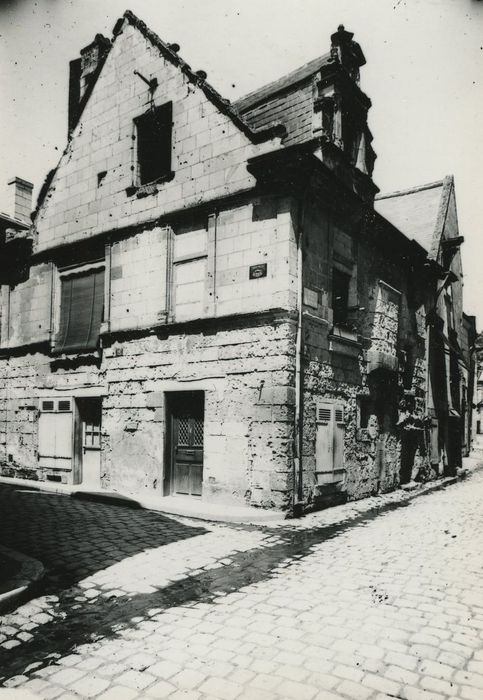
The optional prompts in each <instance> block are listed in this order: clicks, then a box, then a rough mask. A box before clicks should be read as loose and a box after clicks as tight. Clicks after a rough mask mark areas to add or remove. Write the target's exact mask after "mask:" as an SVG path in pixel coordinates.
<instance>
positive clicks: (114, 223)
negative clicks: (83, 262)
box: [34, 12, 280, 251]
mask: <svg viewBox="0 0 483 700" xmlns="http://www.w3.org/2000/svg"><path fill="white" fill-rule="evenodd" d="M128 30H129V31H128ZM139 34H140V35H141V38H140V39H139V38H138V37H139ZM128 64H129V66H128ZM138 69H141V72H144V74H145V76H151V75H158V78H159V79H160V83H159V86H158V88H157V90H156V92H155V93H154V103H156V104H157V103H158V101H159V100H161V101H173V105H174V107H175V106H176V105H178V106H179V110H178V113H177V115H176V114H173V132H175V133H176V138H177V140H176V142H175V143H174V144H173V161H174V162H175V163H176V166H177V167H176V168H175V171H176V172H175V177H174V179H173V181H172V182H167V183H166V184H165V186H164V187H163V188H162V190H161V189H160V191H159V193H158V192H157V193H155V195H154V196H153V197H152V198H150V199H149V200H143V201H140V200H139V199H138V200H136V198H134V199H132V198H131V199H129V196H130V192H129V189H132V187H131V186H132V184H133V182H132V179H131V180H130V181H129V182H128V181H127V180H128V179H129V178H132V173H133V171H134V167H133V165H134V161H133V160H132V158H133V155H132V154H133V153H134V151H133V134H132V132H129V129H130V128H131V126H132V124H133V121H134V118H135V117H136V116H138V115H139V114H140V113H143V112H144V111H146V110H148V109H149V108H150V107H149V106H150V104H152V102H153V100H152V97H151V98H150V97H149V92H148V87H147V86H146V85H144V84H143V82H142V81H141V80H140V78H139V70H138ZM136 72H138V76H137V77H136V76H135V75H134V74H135V73H136ZM145 76H144V78H145ZM170 91H171V92H170ZM150 100H151V102H150ZM188 110H190V116H189V118H188V114H187V111H188ZM196 110H198V111H199V114H198V116H196V115H195V116H193V114H194V112H196ZM182 112H186V113H185V114H182ZM181 117H183V123H182V119H181ZM200 120H201V121H204V124H200V123H199V122H200ZM196 121H198V127H199V129H198V131H197V132H196V138H193V140H196V147H195V150H198V151H200V152H199V153H197V155H196V158H194V159H193V158H191V160H193V165H196V163H198V164H201V163H205V164H206V168H203V167H200V165H198V166H197V170H196V174H195V172H191V173H190V174H189V175H187V176H186V170H183V168H186V167H188V166H187V161H188V160H189V159H190V157H191V156H192V155H193V153H192V151H193V148H191V147H188V146H186V144H184V146H186V147H183V159H182V160H183V162H182V163H181V159H180V158H179V156H180V153H181V151H180V150H178V151H177V150H176V148H177V147H178V145H179V144H180V141H181V139H185V140H188V139H189V137H190V136H191V135H192V134H191V131H192V130H193V131H194V129H195V126H193V123H194V122H196ZM208 123H209V127H208V126H207V125H208ZM130 125H131V126H130ZM182 130H184V132H186V133H184V134H183V136H181V131H182ZM202 130H204V131H203V140H204V141H203V142H204V144H205V145H204V147H203V146H201V145H198V141H201V139H199V138H198V134H199V132H200V131H202ZM128 132H129V133H128ZM276 133H277V129H273V128H271V129H264V130H263V131H258V132H255V131H254V130H252V129H251V128H250V127H249V126H248V125H247V124H246V122H245V121H244V120H243V119H242V118H241V117H240V116H239V115H237V114H236V113H235V112H234V110H233V109H232V108H231V106H230V104H229V102H228V101H226V100H223V98H221V97H220V95H219V94H218V93H217V92H216V91H215V90H214V89H213V88H212V87H211V86H210V85H209V84H208V83H207V82H206V80H205V75H204V74H203V73H199V74H197V73H194V72H193V71H192V70H191V68H190V67H189V66H188V65H187V64H186V63H185V62H184V61H183V60H182V59H181V58H180V57H179V56H178V55H177V53H176V51H175V50H174V48H173V47H170V46H169V45H167V44H165V43H164V42H163V41H161V39H159V37H157V35H156V34H154V32H152V31H151V30H149V29H148V28H147V27H146V25H145V24H144V23H143V22H141V21H140V20H139V19H138V18H137V17H135V16H134V15H133V14H132V13H131V12H126V14H125V15H124V17H123V18H122V19H121V20H119V21H118V23H117V24H116V26H115V29H114V38H113V41H112V46H111V48H110V50H109V52H108V53H107V56H106V58H105V62H104V64H103V67H102V70H101V71H100V73H99V75H98V76H97V79H96V82H95V85H94V87H93V88H92V90H91V92H90V95H89V99H88V101H87V103H86V104H85V105H84V106H83V112H82V117H81V118H80V120H79V122H78V123H77V125H76V126H75V128H74V129H73V131H72V135H71V139H70V141H69V143H68V145H67V147H66V149H65V151H64V153H63V155H62V156H61V159H60V161H59V164H58V166H57V168H56V170H55V172H54V174H53V176H52V178H51V179H50V178H49V179H50V182H48V183H47V182H46V183H45V187H44V188H43V189H44V193H43V194H44V199H43V201H41V202H40V205H39V207H38V210H37V215H36V217H35V222H34V227H35V229H36V231H37V233H38V239H37V250H39V251H40V250H42V249H44V248H47V247H51V246H52V245H63V244H65V243H70V242H74V241H78V240H81V239H82V238H85V237H86V236H87V237H90V236H92V235H95V234H97V233H101V232H103V231H107V230H112V229H115V228H118V227H119V226H120V225H123V226H129V225H131V224H134V225H138V224H139V223H141V221H142V220H152V219H154V218H155V217H156V216H162V215H163V214H166V213H167V212H168V211H172V210H173V209H176V208H182V207H183V208H185V207H189V206H193V205H196V204H200V203H201V202H202V201H208V200H210V199H216V198H218V197H220V196H226V195H228V194H234V193H235V192H236V191H239V190H240V189H246V188H247V187H250V186H253V184H254V183H253V182H252V180H253V176H252V175H251V174H249V173H248V171H247V169H246V163H247V160H248V158H250V157H253V156H254V155H256V154H258V153H260V151H259V149H260V148H261V149H262V151H263V150H266V149H267V148H268V149H269V150H271V149H273V148H278V147H280V142H279V140H278V139H276V138H275V134H276ZM114 135H116V136H114ZM258 144H260V146H259V145H258ZM202 148H204V150H203V152H201V149H202ZM206 151H211V153H210V154H208V155H206ZM208 161H209V163H208ZM106 172H107V176H106V177H105V180H104V179H102V177H101V180H102V182H101V185H100V186H99V184H98V183H97V182H96V178H97V176H98V175H105V174H106ZM121 181H122V182H121ZM201 181H202V182H201ZM149 194H152V193H149ZM158 195H159V196H158ZM101 200H103V201H101ZM121 222H122V223H121Z"/></svg>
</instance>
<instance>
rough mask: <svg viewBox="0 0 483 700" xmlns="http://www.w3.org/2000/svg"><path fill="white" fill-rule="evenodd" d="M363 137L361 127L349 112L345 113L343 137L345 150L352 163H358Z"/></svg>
mask: <svg viewBox="0 0 483 700" xmlns="http://www.w3.org/2000/svg"><path fill="white" fill-rule="evenodd" d="M361 138H362V133H361V130H360V128H359V127H358V126H357V125H356V124H355V123H354V122H353V121H352V120H351V118H350V117H349V115H348V114H344V115H343V117H342V139H343V141H344V151H345V153H346V155H347V157H348V159H349V161H350V163H351V164H352V165H355V164H356V163H357V158H358V155H359V146H360V142H361Z"/></svg>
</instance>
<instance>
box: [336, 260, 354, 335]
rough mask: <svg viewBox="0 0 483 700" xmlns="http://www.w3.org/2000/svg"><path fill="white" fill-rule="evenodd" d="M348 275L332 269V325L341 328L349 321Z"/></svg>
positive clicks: (349, 279)
mask: <svg viewBox="0 0 483 700" xmlns="http://www.w3.org/2000/svg"><path fill="white" fill-rule="evenodd" d="M350 281H351V278H350V275H348V274H347V273H345V272H342V271H341V270H339V269H338V268H336V267H334V268H333V269H332V311H333V320H334V325H336V326H339V325H340V326H343V325H346V324H347V323H348V321H349V285H350Z"/></svg>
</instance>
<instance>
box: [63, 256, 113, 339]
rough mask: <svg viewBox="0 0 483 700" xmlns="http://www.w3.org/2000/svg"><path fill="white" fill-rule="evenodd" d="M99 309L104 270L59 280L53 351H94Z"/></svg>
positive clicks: (98, 330) (101, 313)
mask: <svg viewBox="0 0 483 700" xmlns="http://www.w3.org/2000/svg"><path fill="white" fill-rule="evenodd" d="M103 309H104V268H96V269H94V270H89V271H87V272H85V273H81V274H76V275H69V276H65V277H63V278H62V279H61V300H60V327H59V335H58V342H57V344H56V347H57V349H58V350H63V351H64V352H70V351H79V350H94V349H95V348H96V347H97V346H98V343H99V332H100V328H101V323H102V317H103Z"/></svg>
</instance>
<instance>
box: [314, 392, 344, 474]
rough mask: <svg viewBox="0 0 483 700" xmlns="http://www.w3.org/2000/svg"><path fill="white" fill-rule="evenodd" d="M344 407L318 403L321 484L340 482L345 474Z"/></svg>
mask: <svg viewBox="0 0 483 700" xmlns="http://www.w3.org/2000/svg"><path fill="white" fill-rule="evenodd" d="M344 435H345V423H344V406H343V405H342V404H335V403H332V402H328V401H327V402H324V401H323V400H322V401H318V402H317V406H316V438H315V464H316V472H317V482H318V483H319V484H326V483H333V482H334V481H340V480H341V479H342V477H343V473H344Z"/></svg>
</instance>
